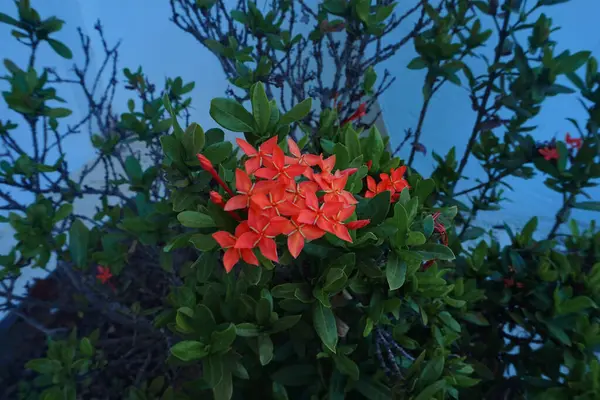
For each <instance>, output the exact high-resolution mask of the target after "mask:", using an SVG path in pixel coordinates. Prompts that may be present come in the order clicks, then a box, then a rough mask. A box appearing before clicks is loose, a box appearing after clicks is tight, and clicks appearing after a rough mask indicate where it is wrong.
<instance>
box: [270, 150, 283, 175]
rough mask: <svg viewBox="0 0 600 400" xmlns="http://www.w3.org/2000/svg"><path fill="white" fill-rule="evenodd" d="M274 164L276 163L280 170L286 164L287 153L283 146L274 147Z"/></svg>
mask: <svg viewBox="0 0 600 400" xmlns="http://www.w3.org/2000/svg"><path fill="white" fill-rule="evenodd" d="M272 160H273V164H275V167H276V168H277V169H279V170H282V169H283V167H284V166H285V154H284V153H283V150H281V148H280V147H279V146H275V147H273V158H272Z"/></svg>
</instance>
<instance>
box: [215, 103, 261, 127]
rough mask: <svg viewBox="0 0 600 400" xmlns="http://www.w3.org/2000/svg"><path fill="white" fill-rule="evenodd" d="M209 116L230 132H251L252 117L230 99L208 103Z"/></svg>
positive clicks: (252, 125)
mask: <svg viewBox="0 0 600 400" xmlns="http://www.w3.org/2000/svg"><path fill="white" fill-rule="evenodd" d="M210 116H211V117H212V118H213V119H214V120H215V121H216V122H217V123H218V124H219V125H221V126H222V127H223V128H225V129H229V130H230V131H232V132H253V131H254V117H253V116H252V114H250V113H249V112H248V111H247V110H246V109H245V108H244V106H242V105H241V104H240V103H238V102H237V101H235V100H232V99H226V98H216V99H213V100H212V101H211V102H210Z"/></svg>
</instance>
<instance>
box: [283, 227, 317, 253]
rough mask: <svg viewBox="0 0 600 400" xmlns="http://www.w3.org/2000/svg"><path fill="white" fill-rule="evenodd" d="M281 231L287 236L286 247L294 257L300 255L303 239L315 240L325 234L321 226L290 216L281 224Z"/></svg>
mask: <svg viewBox="0 0 600 400" xmlns="http://www.w3.org/2000/svg"><path fill="white" fill-rule="evenodd" d="M282 233H283V234H284V235H287V237H288V239H287V245H288V249H289V251H290V254H291V255H292V256H293V257H294V258H298V256H299V255H300V252H301V251H302V249H303V248H304V241H311V240H316V239H319V238H321V237H323V235H325V231H324V230H322V229H321V228H318V227H316V226H314V225H310V224H303V223H301V222H298V220H297V219H296V218H292V219H291V220H289V221H285V223H283V224H282Z"/></svg>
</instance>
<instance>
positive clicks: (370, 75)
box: [363, 65, 377, 127]
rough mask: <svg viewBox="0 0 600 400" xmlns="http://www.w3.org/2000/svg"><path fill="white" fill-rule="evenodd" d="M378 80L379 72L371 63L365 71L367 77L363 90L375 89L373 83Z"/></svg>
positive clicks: (366, 91) (367, 91)
mask: <svg viewBox="0 0 600 400" xmlns="http://www.w3.org/2000/svg"><path fill="white" fill-rule="evenodd" d="M376 81H377V73H376V72H375V69H374V68H373V66H372V65H371V66H369V68H367V70H366V71H365V77H364V82H363V90H364V91H365V93H369V92H371V90H372V89H373V85H375V82H376ZM373 127H375V126H373Z"/></svg>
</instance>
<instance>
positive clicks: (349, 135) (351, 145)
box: [344, 126, 362, 160]
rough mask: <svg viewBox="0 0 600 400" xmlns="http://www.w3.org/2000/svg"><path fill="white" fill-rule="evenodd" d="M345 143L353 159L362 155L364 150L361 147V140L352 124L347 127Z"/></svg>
mask: <svg viewBox="0 0 600 400" xmlns="http://www.w3.org/2000/svg"><path fill="white" fill-rule="evenodd" d="M344 144H345V145H346V148H347V149H348V154H349V155H350V159H351V160H353V159H355V158H356V157H358V156H360V155H362V151H361V148H360V140H359V139H358V133H356V131H355V130H354V129H352V127H350V126H349V127H348V128H347V129H346V136H345V141H344Z"/></svg>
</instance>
